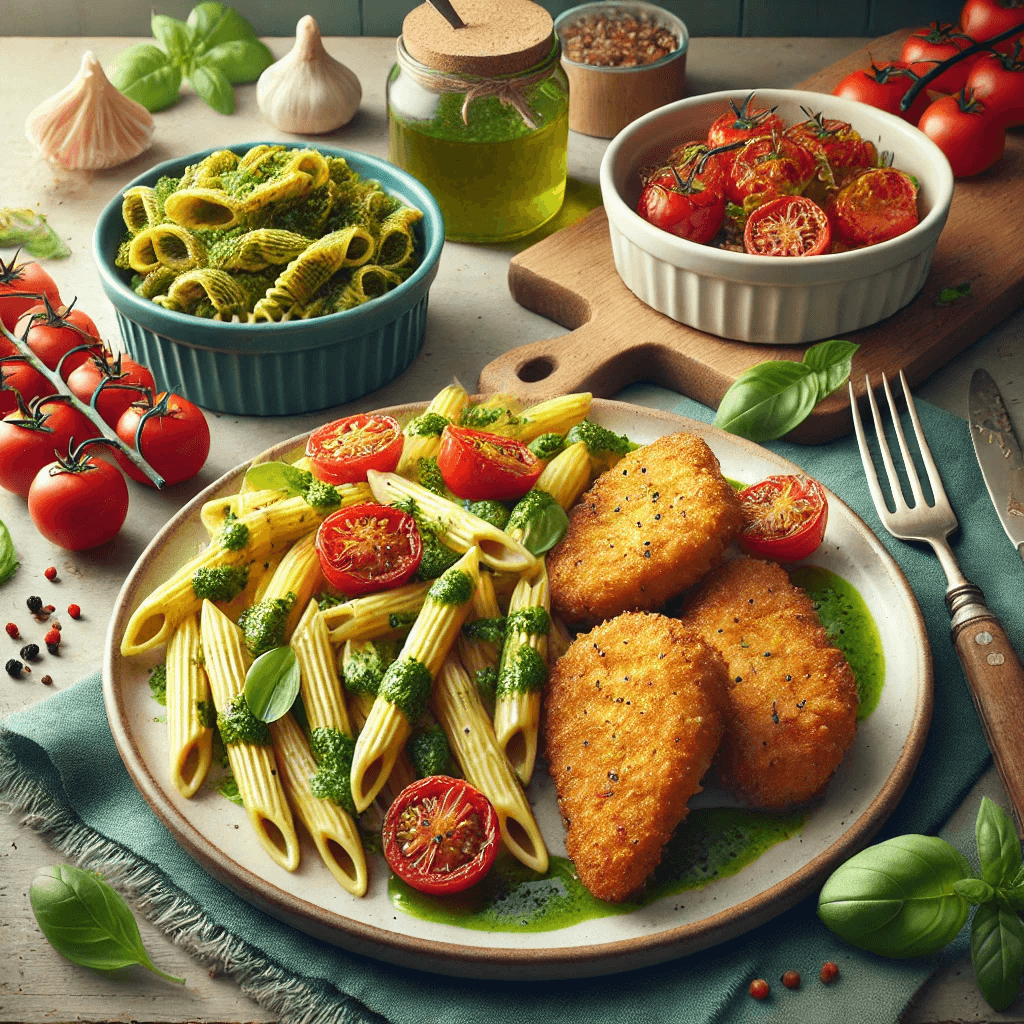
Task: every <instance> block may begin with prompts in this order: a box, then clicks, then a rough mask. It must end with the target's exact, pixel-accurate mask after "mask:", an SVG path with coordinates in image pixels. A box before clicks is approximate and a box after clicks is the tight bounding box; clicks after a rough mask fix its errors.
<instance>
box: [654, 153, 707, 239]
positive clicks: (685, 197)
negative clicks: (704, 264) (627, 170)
mask: <svg viewBox="0 0 1024 1024" xmlns="http://www.w3.org/2000/svg"><path fill="white" fill-rule="evenodd" d="M679 155H680V156H681V157H682V158H683V162H682V163H681V164H680V165H678V166H676V165H672V166H669V167H667V168H661V169H660V170H659V171H656V172H654V173H653V174H651V175H650V176H648V178H647V184H646V185H644V190H643V191H642V192H641V193H640V201H639V202H638V203H637V213H639V214H640V216H641V217H643V218H644V220H646V221H648V222H650V223H651V224H653V225H654V226H655V227H657V228H661V229H662V230H663V231H668V232H670V233H671V234H673V235H676V236H678V237H679V238H687V239H689V240H690V241H691V242H699V243H701V244H704V243H706V242H710V241H711V239H712V238H714V237H715V235H717V234H718V232H719V231H721V230H722V224H723V223H724V221H725V192H724V188H723V186H724V175H723V174H722V170H721V168H720V167H719V165H718V162H717V160H716V159H715V157H713V156H707V154H706V152H705V153H699V152H696V151H693V152H690V153H689V155H687V152H685V151H684V153H682V154H679ZM670 159H671V157H670ZM702 159H704V160H706V161H707V166H706V167H703V168H702V165H701V161H702ZM712 161H714V163H712Z"/></svg>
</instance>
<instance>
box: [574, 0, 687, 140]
mask: <svg viewBox="0 0 1024 1024" xmlns="http://www.w3.org/2000/svg"><path fill="white" fill-rule="evenodd" d="M599 14H606V15H614V14H626V15H632V16H634V17H637V18H639V17H641V16H643V15H646V16H647V17H648V18H650V19H651V20H652V21H654V23H655V24H656V25H658V26H659V27H661V28H665V29H668V30H669V31H670V32H672V34H673V35H675V37H676V39H678V40H679V46H678V47H677V48H676V49H675V50H673V51H672V52H671V53H670V54H668V55H667V56H665V57H662V58H661V60H658V61H655V62H654V63H653V64H638V65H635V66H633V67H600V66H598V65H595V64H579V63H577V62H576V61H572V60H568V59H567V58H566V57H565V56H564V53H565V39H564V32H565V30H566V29H567V28H569V27H570V26H571V25H573V24H575V23H576V22H578V21H580V20H581V19H583V18H586V17H590V16H593V15H599ZM555 32H556V33H557V34H558V38H559V40H560V41H561V42H562V52H563V56H562V67H563V68H564V69H565V73H566V76H567V77H568V79H569V127H570V128H571V129H572V130H573V131H574V132H580V133H581V134H583V135H593V136H596V137H597V138H600V139H610V138H612V137H613V136H615V135H617V134H618V133H619V132H620V131H621V130H622V129H623V128H625V127H626V125H627V124H629V123H630V122H632V121H635V120H636V119H637V118H638V117H640V116H641V115H642V114H646V113H647V112H648V111H651V110H654V109H655V108H656V107H662V106H664V105H665V104H666V103H671V102H673V101H674V100H678V99H681V98H682V97H683V96H685V95H686V49H687V45H688V44H689V41H690V37H689V33H688V32H687V31H686V25H685V24H684V23H683V22H682V21H681V20H680V19H679V18H677V17H676V16H675V15H674V14H672V13H671V11H666V10H665V9H664V8H663V7H658V6H657V5H655V4H649V3H643V2H642V0H625V2H623V3H613V2H598V3H586V4H580V5H579V6H578V7H572V8H570V9H569V10H567V11H564V12H563V13H562V14H560V15H559V16H558V17H557V18H556V19H555Z"/></svg>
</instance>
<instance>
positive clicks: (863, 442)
mask: <svg viewBox="0 0 1024 1024" xmlns="http://www.w3.org/2000/svg"><path fill="white" fill-rule="evenodd" d="M864 379H865V381H867V383H868V387H867V392H868V394H869V395H870V394H871V382H870V381H869V380H868V378H867V376H865V378H864ZM847 387H848V390H849V392H850V411H851V412H852V413H853V429H854V432H855V433H856V435H857V447H858V448H859V449H860V461H861V462H862V463H863V465H864V476H865V477H866V479H867V482H868V490H869V491H870V492H871V500H872V501H873V502H874V503H875V511H876V512H877V513H878V518H879V519H881V520H882V522H883V523H884V522H885V521H886V517H887V516H889V515H890V512H889V507H888V505H887V504H886V501H885V495H884V494H883V493H882V487H881V484H879V482H878V474H877V473H876V472H875V464H874V462H873V460H872V458H871V451H870V449H869V448H868V442H867V438H866V437H865V434H864V424H863V422H862V421H861V418H860V409H858V408H857V396H856V395H855V394H854V393H853V382H852V381H851V382H850V383H849V384H848V385H847ZM873 404H874V402H872V405H873ZM877 423H878V414H877V410H875V424H876V426H877Z"/></svg>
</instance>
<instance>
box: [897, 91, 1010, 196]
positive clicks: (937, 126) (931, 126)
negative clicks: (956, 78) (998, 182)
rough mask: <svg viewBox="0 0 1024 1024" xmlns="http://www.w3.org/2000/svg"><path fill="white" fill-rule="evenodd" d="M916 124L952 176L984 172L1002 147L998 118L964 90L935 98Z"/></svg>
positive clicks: (1002, 133)
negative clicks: (942, 157) (944, 156)
mask: <svg viewBox="0 0 1024 1024" xmlns="http://www.w3.org/2000/svg"><path fill="white" fill-rule="evenodd" d="M917 126H918V128H920V129H921V131H923V132H924V133H925V135H927V136H928V138H929V139H931V140H932V142H934V143H935V145H936V146H938V147H939V149H941V150H942V152H943V153H945V155H946V159H947V160H948V161H949V165H950V167H952V168H953V176H954V177H955V178H969V177H971V176H972V175H974V174H981V172H982V171H987V170H988V169H989V168H990V167H991V166H992V165H993V164H994V163H995V162H996V161H997V160H998V159H999V158H1000V157H1001V156H1002V155H1003V151H1004V150H1005V148H1006V132H1005V130H1004V129H1003V121H1002V119H1001V118H1000V117H999V116H998V114H997V113H996V112H995V111H994V110H993V111H992V112H991V113H990V112H989V109H988V106H987V105H986V104H985V103H982V102H981V101H980V100H978V99H976V98H975V97H974V95H973V94H972V93H970V92H968V91H967V90H966V89H961V90H960V92H958V93H957V94H956V95H955V96H943V97H942V98H941V99H937V100H936V101H935V102H934V103H932V104H931V105H930V106H929V107H928V109H927V110H925V112H924V113H923V114H922V115H921V120H920V121H919V122H918V124H917Z"/></svg>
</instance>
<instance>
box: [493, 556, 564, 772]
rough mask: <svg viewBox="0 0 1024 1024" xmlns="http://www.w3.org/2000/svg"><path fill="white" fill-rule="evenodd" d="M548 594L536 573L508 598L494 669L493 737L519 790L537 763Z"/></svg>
mask: <svg viewBox="0 0 1024 1024" xmlns="http://www.w3.org/2000/svg"><path fill="white" fill-rule="evenodd" d="M550 607H551V593H550V589H549V587H548V576H547V572H546V571H545V570H543V569H542V570H541V571H540V572H539V573H537V575H536V576H535V577H534V578H533V580H528V579H522V580H520V581H519V585H518V586H517V587H516V589H515V591H514V592H513V594H512V600H511V601H510V603H509V608H508V623H507V625H506V627H505V646H504V648H503V649H502V652H501V664H500V665H499V666H498V682H497V694H496V703H495V708H494V732H495V735H496V736H497V738H498V745H499V746H500V747H501V749H502V751H503V752H504V754H505V756H506V757H507V758H508V760H509V762H510V763H511V764H512V767H513V768H515V771H516V775H518V776H519V778H520V780H521V781H522V783H523V785H524V786H525V785H526V784H527V783H528V782H529V781H530V778H531V777H532V775H533V767H534V763H535V762H536V759H537V728H538V724H539V722H540V701H541V692H542V690H543V688H544V680H545V679H546V678H547V671H548V670H547V648H548V631H549V630H550V628H551V615H550Z"/></svg>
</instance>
